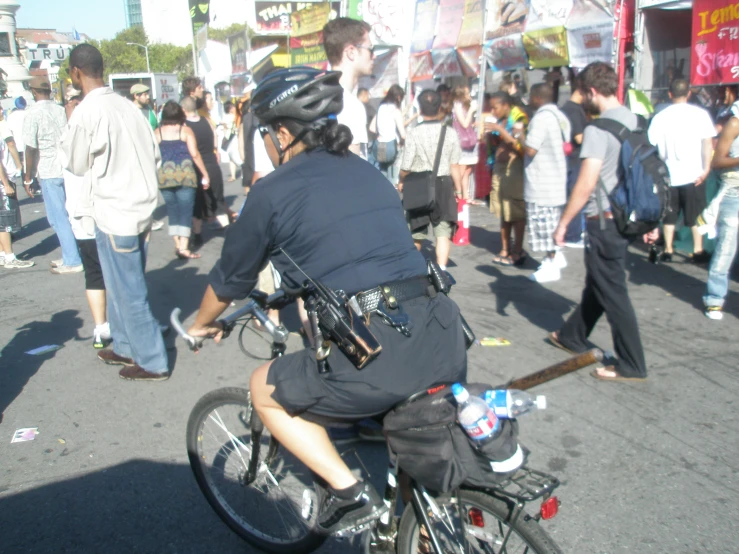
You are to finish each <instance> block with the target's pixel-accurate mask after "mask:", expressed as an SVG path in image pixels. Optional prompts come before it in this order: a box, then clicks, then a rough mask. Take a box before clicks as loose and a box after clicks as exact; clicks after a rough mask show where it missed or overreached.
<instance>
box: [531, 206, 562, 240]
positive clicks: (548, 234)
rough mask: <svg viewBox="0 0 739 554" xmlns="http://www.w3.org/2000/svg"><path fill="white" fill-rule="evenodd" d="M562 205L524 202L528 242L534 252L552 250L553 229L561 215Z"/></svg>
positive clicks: (555, 227)
mask: <svg viewBox="0 0 739 554" xmlns="http://www.w3.org/2000/svg"><path fill="white" fill-rule="evenodd" d="M562 208H563V206H537V205H536V204H534V203H531V202H526V217H527V219H528V222H529V243H530V244H531V250H533V251H534V252H554V251H555V250H556V249H557V247H556V245H555V244H554V237H553V235H554V231H555V230H556V229H557V225H558V224H559V219H560V218H561V217H562Z"/></svg>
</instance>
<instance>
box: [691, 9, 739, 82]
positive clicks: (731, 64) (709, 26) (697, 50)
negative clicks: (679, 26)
mask: <svg viewBox="0 0 739 554" xmlns="http://www.w3.org/2000/svg"><path fill="white" fill-rule="evenodd" d="M692 46H693V48H692V52H691V58H690V83H691V84H692V85H716V84H729V83H739V3H737V2H736V1H735V0H733V1H732V0H695V1H694V2H693V37H692Z"/></svg>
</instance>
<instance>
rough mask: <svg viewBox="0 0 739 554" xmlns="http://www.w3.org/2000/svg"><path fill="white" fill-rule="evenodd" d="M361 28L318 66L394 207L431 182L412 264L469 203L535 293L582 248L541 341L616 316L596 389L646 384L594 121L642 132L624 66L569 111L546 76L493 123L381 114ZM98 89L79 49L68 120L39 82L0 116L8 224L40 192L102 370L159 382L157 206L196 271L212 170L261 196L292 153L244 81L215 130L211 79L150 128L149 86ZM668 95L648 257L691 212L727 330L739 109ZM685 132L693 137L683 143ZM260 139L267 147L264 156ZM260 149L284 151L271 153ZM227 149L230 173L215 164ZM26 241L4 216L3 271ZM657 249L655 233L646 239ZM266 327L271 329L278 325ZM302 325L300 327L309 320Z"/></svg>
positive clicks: (488, 105)
mask: <svg viewBox="0 0 739 554" xmlns="http://www.w3.org/2000/svg"><path fill="white" fill-rule="evenodd" d="M369 30H370V29H369V27H368V26H367V24H366V23H363V22H361V21H356V20H352V19H347V18H338V19H335V20H333V21H331V22H330V23H328V24H327V25H326V27H325V29H324V47H325V49H326V54H327V57H328V59H329V61H330V63H331V65H332V67H333V68H334V69H336V70H338V71H341V77H340V84H341V86H342V88H343V90H344V95H343V108H342V110H341V111H340V112H339V113H337V114H336V119H337V120H338V121H339V122H340V123H342V124H344V125H346V126H347V127H349V129H350V130H351V133H352V142H351V145H350V146H349V150H350V151H351V152H353V153H354V154H357V155H359V156H360V157H362V158H364V159H366V160H368V161H369V162H370V163H371V164H372V165H374V166H375V167H376V168H377V169H378V170H379V171H380V172H381V173H382V174H383V175H384V176H385V178H386V179H387V180H388V181H389V182H390V183H391V184H392V185H393V186H394V187H396V188H397V190H398V192H399V194H400V195H401V196H402V195H403V193H404V186H405V182H406V180H407V179H408V178H409V176H410V175H413V174H430V173H433V172H434V171H435V172H436V173H435V175H433V177H434V179H435V180H434V183H435V189H434V191H433V194H434V200H435V201H434V203H433V209H431V210H429V211H426V212H423V213H419V212H414V211H409V212H408V213H407V214H406V222H407V225H408V228H409V230H410V231H411V234H412V238H413V240H414V242H415V245H416V247H417V248H418V249H419V250H421V248H422V245H423V241H424V240H426V239H429V238H431V239H432V241H433V243H434V245H435V255H436V261H437V263H438V264H439V265H440V266H441V267H442V268H444V269H446V267H447V266H448V264H449V260H450V256H451V252H452V244H453V238H454V234H455V231H456V227H457V220H458V210H459V203H460V202H462V201H464V202H467V203H469V204H472V205H485V203H487V204H489V208H490V211H491V212H492V213H494V214H495V215H496V216H497V217H498V218H499V219H500V250H499V251H498V253H497V254H496V255H495V256H494V257H493V259H492V262H493V263H494V264H497V265H501V266H514V267H517V268H520V267H522V266H525V265H528V264H526V262H527V260H528V259H529V257H530V256H531V257H536V258H537V260H538V267H537V268H536V270H535V271H533V272H531V273H530V274H529V275H528V276H529V278H530V279H531V280H532V281H535V282H537V283H540V284H546V283H550V282H553V281H557V280H559V279H561V276H562V271H563V270H564V269H565V268H566V267H567V260H566V258H565V255H564V249H565V248H569V249H583V248H584V253H585V254H584V255H585V267H586V281H585V288H584V290H583V293H582V300H581V303H580V304H579V306H578V307H577V309H576V310H575V311H574V313H573V314H572V315H571V316H570V317H569V318H568V320H567V321H566V322H565V324H564V325H563V326H562V328H561V329H559V330H557V331H556V332H553V333H552V334H551V335H550V336H549V340H550V342H552V343H553V344H554V345H556V346H558V347H560V348H563V349H565V350H567V351H569V352H582V351H584V350H585V349H586V348H587V338H588V336H589V334H590V333H591V331H592V330H593V328H594V326H595V324H596V323H597V321H598V320H599V318H600V317H601V315H603V314H605V315H606V317H607V319H608V322H609V325H610V326H611V330H612V335H613V344H614V352H615V356H614V357H613V359H610V360H608V361H607V363H606V364H605V365H603V366H602V367H599V368H598V369H597V371H596V373H595V376H596V377H597V378H599V379H604V380H621V379H628V380H642V379H645V378H646V372H647V370H646V363H645V359H644V351H643V347H642V344H641V339H640V336H639V330H638V323H637V320H636V315H635V312H634V309H633V306H632V304H631V301H630V299H629V296H628V289H627V285H626V269H625V263H626V252H627V246H628V244H629V242H628V240H626V239H625V238H624V237H623V236H621V234H620V233H619V232H618V230H617V229H616V226H615V223H614V221H613V215H612V213H611V211H610V209H609V200H608V197H607V195H606V193H607V192H610V191H612V190H613V189H614V187H615V186H616V185H617V184H618V182H619V180H620V179H621V178H622V176H621V175H620V174H619V171H618V163H619V155H620V150H621V145H620V142H619V141H618V139H617V138H616V137H614V136H613V135H612V134H610V133H608V132H607V131H605V130H603V129H600V128H598V127H596V126H594V125H590V124H589V122H590V121H591V120H593V119H594V118H599V119H602V120H613V121H615V122H618V123H619V124H622V125H624V126H625V127H626V128H628V129H629V130H637V129H640V128H642V127H643V122H640V121H639V120H638V118H637V116H635V115H634V114H633V113H632V112H631V111H630V110H629V109H628V108H626V107H624V106H623V105H621V104H620V103H619V101H618V99H617V94H616V93H617V86H618V81H617V78H616V74H615V72H614V71H613V69H612V68H610V66H608V65H607V64H599V63H595V64H591V65H590V66H588V67H587V68H586V69H585V71H583V72H582V73H581V74H580V75H579V76H578V77H577V78H576V79H572V81H571V95H570V98H569V99H568V100H567V101H566V102H563V103H562V106H561V107H559V106H558V105H557V102H556V93H555V88H554V87H553V86H552V84H551V83H552V80H551V79H549V80H545V82H542V83H538V84H534V85H533V86H531V87H530V89H527V90H528V98H527V99H526V101H524V95H523V89H524V85H523V83H522V82H521V81H520V78H519V80H518V82H516V81H515V80H514V79H505V80H504V81H503V82H502V84H501V90H499V91H497V92H494V93H492V94H489V95H486V97H485V105H484V106H483V109H482V110H478V106H477V103H476V101H475V100H474V99H473V98H472V94H471V91H470V89H469V88H468V87H466V86H457V87H454V88H453V89H452V88H450V87H448V86H446V85H440V86H439V87H438V88H437V89H436V90H433V89H427V90H423V91H422V92H421V93H420V94H418V95H417V96H416V97H415V98H412V99H411V98H406V92H405V91H404V90H403V88H402V87H400V86H398V85H392V86H390V87H389V88H388V90H387V91H386V92H385V96H384V98H383V99H382V100H381V101H380V102H379V104H374V105H373V103H372V102H371V101H370V97H369V96H370V95H369V91H368V90H367V89H359V90H357V85H358V82H359V79H360V77H363V76H367V75H371V73H372V70H373V56H374V54H373V52H374V47H373V45H372V43H371V41H370V38H369ZM102 73H103V59H102V56H101V54H100V52H99V51H98V50H97V49H96V48H95V47H94V46H91V45H80V46H78V47H76V48H75V49H74V51H73V52H72V55H71V57H70V75H71V80H72V86H70V87H68V89H67V91H66V94H65V97H66V106H65V108H66V110H65V108H63V107H61V106H59V105H58V104H56V103H55V102H54V101H52V99H51V87H50V85H49V82H48V81H47V80H45V79H43V78H38V77H37V78H34V79H33V80H32V81H31V83H30V89H31V92H32V94H33V97H34V100H35V102H34V103H33V104H32V105H30V106H27V105H26V103H25V101H24V100H23V99H22V98H19V99H18V100H17V101H16V102H15V108H16V109H14V110H13V111H12V112H11V113H10V114H9V116H8V117H7V121H2V120H0V136H2V138H3V140H2V142H0V156H1V157H2V164H1V165H0V192H2V195H1V197H0V198H1V200H2V206H0V208H2V211H3V212H4V213H7V212H10V211H12V210H14V209H17V195H16V190H17V189H18V188H19V185H20V184H21V183H23V186H24V187H25V190H26V192H27V194H28V195H29V196H34V194H36V192H35V187H36V180H38V183H39V184H40V193H41V195H42V197H43V201H44V204H45V208H46V214H47V218H48V221H49V224H50V225H51V227H52V228H53V229H54V232H55V234H56V236H57V238H58V241H59V245H60V247H61V253H62V257H61V259H59V260H54V261H52V262H51V272H52V273H55V274H59V275H64V274H71V273H78V272H82V271H84V272H85V288H86V295H87V300H88V303H89V306H90V310H91V312H92V315H93V319H94V322H95V330H94V345H95V347H96V348H99V349H101V350H100V352H99V357H100V358H101V359H102V360H103V361H105V362H106V363H108V364H117V365H121V366H123V367H122V369H121V370H120V375H121V377H123V378H126V379H134V380H143V379H146V380H161V379H166V378H167V377H168V375H169V369H168V360H167V355H166V351H165V350H164V346H163V341H162V337H161V332H160V328H159V324H158V323H157V322H156V320H155V319H154V317H153V315H152V314H151V310H150V308H149V304H148V298H147V289H146V282H145V279H144V273H145V264H146V255H147V248H148V242H149V236H150V232H151V230H152V229H155V228H156V227H155V225H156V223H157V222H155V221H154V220H153V219H152V214H153V212H154V209H155V208H156V207H157V205H158V204H159V203H162V202H163V203H164V204H165V205H166V210H167V216H168V232H169V235H170V236H171V237H172V240H173V242H174V255H175V256H176V257H177V258H178V259H181V260H185V261H189V260H195V259H197V258H200V254H199V253H198V252H197V249H198V248H199V247H201V246H202V244H203V238H202V233H203V225H204V224H208V225H211V226H213V227H214V228H218V229H224V228H226V227H227V226H228V225H229V224H230V223H232V222H233V221H234V220H235V218H236V217H237V214H236V213H235V212H234V211H232V210H231V209H230V208H229V207H228V206H227V205H226V201H225V196H224V178H223V173H222V171H221V167H220V165H221V162H222V161H223V162H225V161H226V159H227V160H228V162H229V166H230V172H229V175H230V177H229V179H228V180H229V181H234V180H235V179H236V177H237V174H238V172H239V171H241V174H242V179H243V185H244V193H245V194H246V195H248V194H249V192H250V189H251V187H252V185H253V184H255V183H256V182H257V181H258V180H259V179H261V178H263V177H265V176H266V175H268V174H269V173H271V172H272V171H273V170H274V169H275V168H276V166H277V165H279V164H280V162H282V161H283V157H284V155H285V152H286V151H287V150H289V148H290V146H291V145H289V144H287V143H284V141H283V140H282V139H283V137H282V135H281V132H280V129H272V128H261V127H260V126H259V124H258V122H257V121H256V119H255V118H254V115H253V114H252V113H251V108H250V100H251V94H252V92H253V90H254V88H255V87H256V83H253V82H250V83H249V84H248V85H247V86H246V88H245V89H244V90H243V95H242V98H241V99H239V100H238V101H235V102H230V101H229V102H226V103H225V105H224V111H225V115H224V116H223V118H218V117H217V116H216V115H215V111H214V105H213V102H214V99H213V95H212V94H211V93H209V92H207V91H206V90H205V89H204V87H203V84H202V82H201V81H200V79H198V78H197V77H188V78H186V79H184V81H183V83H182V98H181V100H180V101H179V102H174V101H169V102H167V103H166V104H165V105H164V106H163V107H162V108H161V112H160V114H159V115H157V113H156V112H155V110H152V109H151V102H150V90H149V88H148V87H147V86H145V85H142V84H137V85H134V86H133V87H132V88H131V90H130V98H131V99H130V100H126V99H124V98H123V97H121V96H119V95H117V94H115V93H113V91H111V90H110V89H108V88H107V87H105V86H104V84H103V81H102ZM730 93H731V91H729V92H727V93H726V94H727V96H728V97H730ZM670 98H671V105H669V106H668V107H666V108H664V109H663V110H662V111H661V112H660V113H658V114H657V115H655V116H654V117H653V118H652V121H651V122H650V123H649V127H648V131H646V128H644V129H643V130H644V131H646V132H647V133H648V138H649V140H650V142H651V143H652V144H653V145H654V146H655V147H656V148H657V150H658V152H659V155H660V157H661V158H662V159H663V160H664V161H665V163H666V165H667V168H668V170H669V175H670V181H671V189H670V198H669V203H670V207H671V210H670V211H669V212H668V217H667V218H665V220H664V222H663V223H664V225H663V235H662V238H661V239H660V241H661V244H662V252H661V253H660V254H659V255H656V256H655V261H658V262H662V263H667V262H670V261H672V258H673V255H674V243H675V225H676V223H678V216H679V214H682V217H683V222H684V225H685V226H686V227H689V228H690V229H691V232H692V239H693V255H692V256H691V258H690V259H691V261H693V262H695V263H707V262H709V261H711V265H710V268H709V275H708V279H707V290H706V293H705V296H704V299H703V300H704V303H705V305H706V315H707V316H708V317H709V318H711V319H720V318H721V317H722V307H723V302H724V299H725V297H726V295H727V290H728V274H729V270H730V267H731V264H732V262H733V259H734V256H735V254H736V249H737V229H738V228H739V216H738V215H737V214H738V210H739V177H738V176H737V175H739V173H738V170H737V168H738V167H739V163H738V162H737V160H739V113H737V112H739V108H737V106H736V104H735V105H734V106H733V110H734V111H733V112H732V111H731V110H732V106H731V105H730V104H729V105H727V110H725V112H724V113H723V115H722V116H721V117H720V118H719V119H718V120H717V121H716V124H717V125H718V126H717V125H714V121H713V120H712V118H711V116H710V115H709V113H708V112H707V111H706V110H704V109H703V108H701V107H698V106H696V105H694V104H692V103H690V102H689V99H690V87H689V84H688V82H687V81H685V80H683V79H676V80H675V81H673V83H672V84H671V86H670ZM478 113H479V114H480V117H479V118H478ZM134 116H135V117H134ZM686 122H687V124H686ZM686 125H687V126H688V127H689V128H690V129H691V132H690V133H686V132H684V131H685V127H686ZM719 130H720V137H719V138H718V139H717V134H718V131H719ZM266 133H269V134H270V137H271V140H270V141H265V140H264V137H265V136H266ZM265 142H268V143H269V145H272V146H271V148H272V149H274V147H276V150H275V151H271V150H268V148H267V146H266V145H265ZM60 144H61V145H62V146H61V148H60V147H59V145H60ZM220 152H225V153H226V154H227V158H225V157H224V159H221V157H220ZM480 160H487V168H488V171H489V175H490V180H491V183H490V185H491V186H490V193H489V195H487V196H482V195H480V194H478V187H476V185H475V180H476V179H475V178H474V173H475V168H476V167H477V166H478V163H479V161H480ZM712 170H716V171H718V172H719V179H720V181H721V188H720V192H719V195H718V197H717V198H716V199H714V200H713V202H711V203H710V205H709V202H708V201H707V198H706V193H705V186H703V185H704V183H705V182H706V180H707V179H708V177H709V175H710V174H711V171H712ZM18 211H19V209H18ZM710 214H713V220H712V221H711V222H712V223H716V224H717V228H718V243H717V245H716V253H715V254H714V256H713V258H712V259H711V256H710V255H709V254H708V253H707V252H706V251H705V249H704V248H703V236H702V235H703V232H704V231H705V227H706V221H705V217H709V216H710ZM709 223H710V222H709ZM20 225H21V222H20V219H19V218H16V219H12V220H11V219H9V220H7V221H6V220H4V219H3V220H0V228H1V229H2V230H0V248H2V255H1V256H0V265H3V266H4V267H5V268H9V269H10V268H25V267H30V266H33V265H34V262H33V261H32V260H19V259H17V258H16V257H15V256H14V254H13V248H12V240H11V234H12V233H16V232H18V231H19V230H20ZM526 235H528V251H527V248H526V242H525V238H526ZM654 239H655V236H654V235H652V236H651V237H650V241H652V242H654ZM529 252H530V254H529ZM460 277H461V276H460ZM279 283H280V276H279V274H277V273H276V271H275V270H274V268H273V267H272V266H271V265H267V267H265V268H264V270H263V271H262V272H261V274H260V276H259V283H258V288H260V289H261V290H265V291H266V292H271V291H274V290H275V289H276V288H277V287H278V286H279ZM532 286H533V285H532ZM270 317H271V318H272V319H273V320H275V321H279V314H278V313H272V314H270ZM301 317H302V318H303V319H304V321H306V317H307V316H306V314H305V312H304V310H302V307H301ZM308 335H309V338H310V332H309V331H308ZM111 342H112V347H111V348H108V349H105V348H104V347H105V346H107V345H108V344H109V343H111Z"/></svg>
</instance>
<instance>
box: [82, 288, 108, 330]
mask: <svg viewBox="0 0 739 554" xmlns="http://www.w3.org/2000/svg"><path fill="white" fill-rule="evenodd" d="M85 293H86V294H87V303H88V304H89V305H90V312H91V313H92V319H93V321H95V325H102V324H103V323H105V322H106V321H108V317H107V315H106V307H107V304H106V299H105V290H86V291H85Z"/></svg>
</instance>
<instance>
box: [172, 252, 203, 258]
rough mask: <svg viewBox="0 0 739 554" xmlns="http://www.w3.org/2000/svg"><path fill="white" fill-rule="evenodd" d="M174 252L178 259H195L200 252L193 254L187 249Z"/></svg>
mask: <svg viewBox="0 0 739 554" xmlns="http://www.w3.org/2000/svg"><path fill="white" fill-rule="evenodd" d="M174 253H175V255H176V256H177V257H178V258H179V259H180V260H196V259H198V258H199V257H200V254H195V253H194V252H190V251H189V250H175V251H174Z"/></svg>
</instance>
